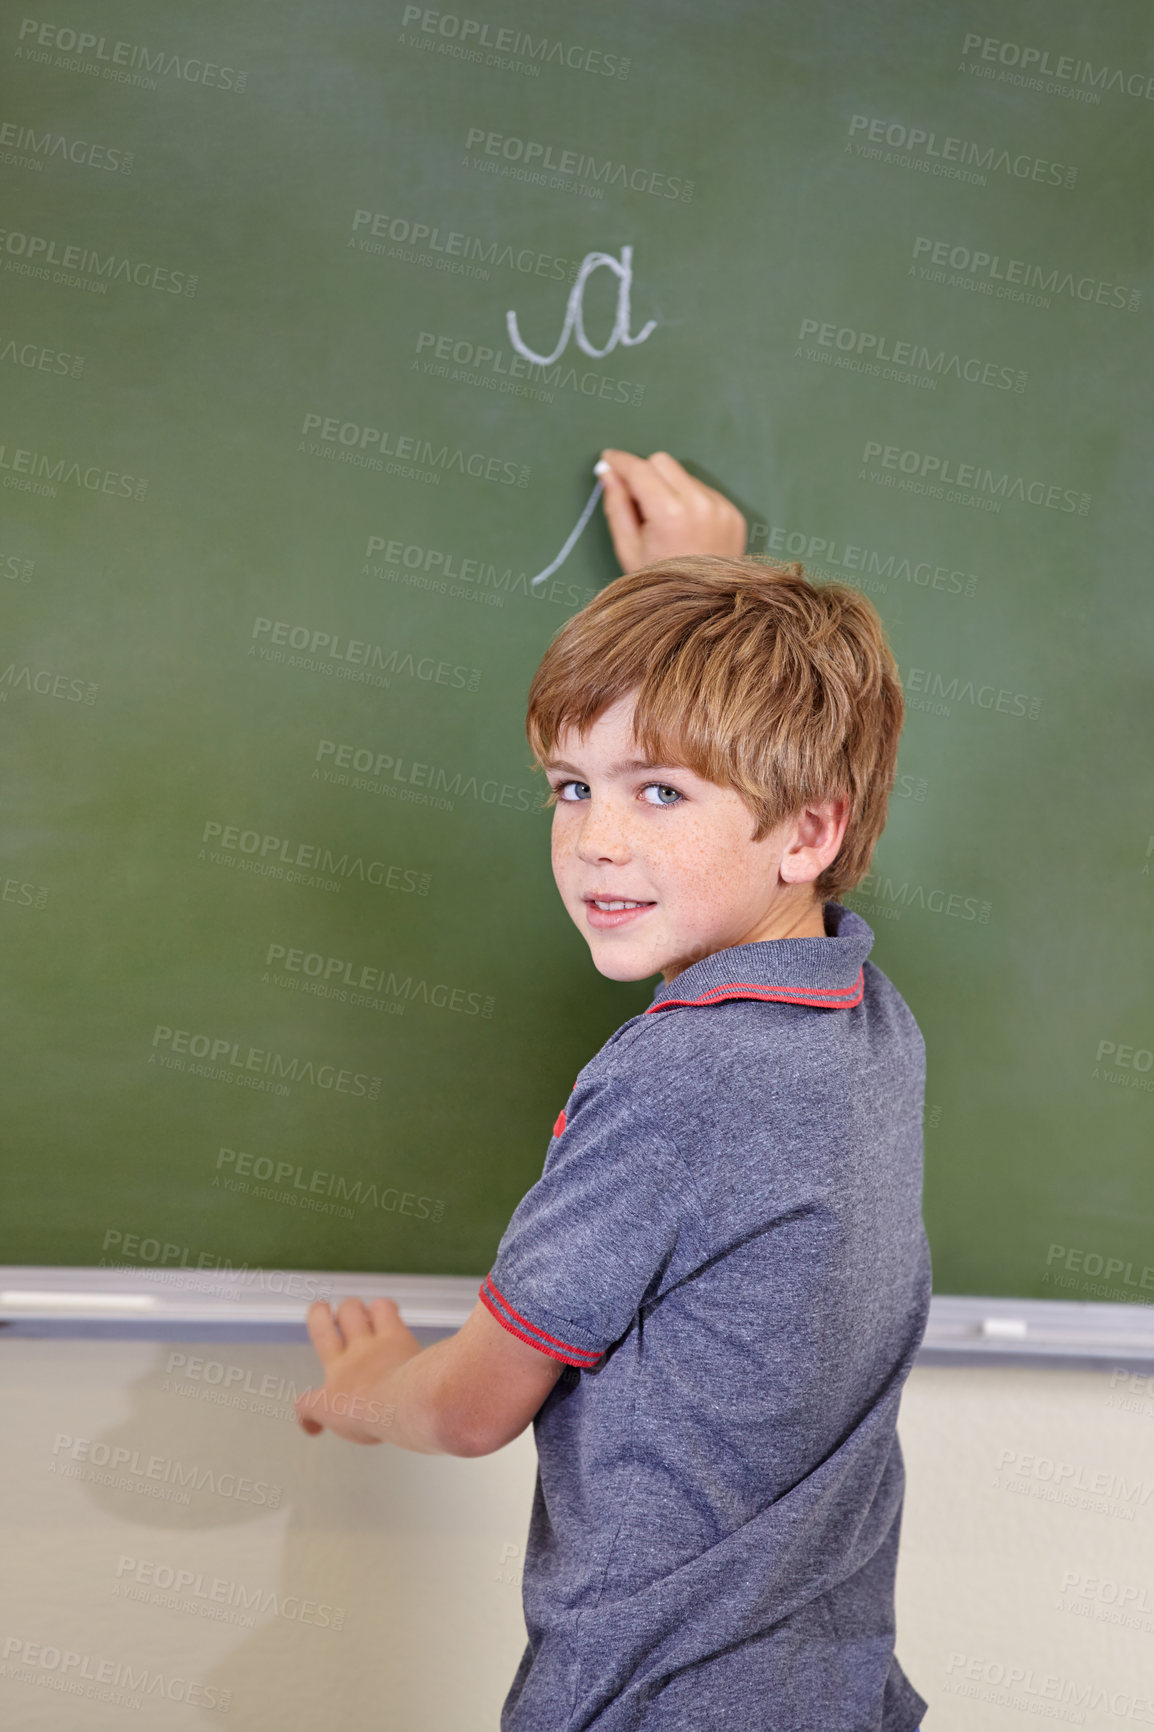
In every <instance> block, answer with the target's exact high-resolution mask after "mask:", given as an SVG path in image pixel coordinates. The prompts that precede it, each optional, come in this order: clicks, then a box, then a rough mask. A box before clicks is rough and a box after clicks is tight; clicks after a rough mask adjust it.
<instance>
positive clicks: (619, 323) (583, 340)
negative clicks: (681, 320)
mask: <svg viewBox="0 0 1154 1732" xmlns="http://www.w3.org/2000/svg"><path fill="white" fill-rule="evenodd" d="M602 267H604V268H605V269H606V270H609V271H612V272H613V273H614V275H615V276H616V278H617V313H616V316H615V318H614V320H613V329H612V331H610V333H609V341H608V342H607V343H606V345H605V347H604V348H603V349H599V348H598V347H597V345H596V344H595V343H591V342H590V341H589V337H588V335H587V333H586V330H585V285H586V283H587V282H588V281H589V278H590V277H591V276H592V274H593V272H594V271H596V270H600V269H601V268H602ZM632 292H633V248H632V247H629V246H626V247H622V249H621V257H620V258H619V259H617V258H614V256H613V254H612V253H586V255H585V257H584V258H583V259H582V261H581V268H580V270H579V271H578V272H577V277H576V280H575V282H574V284H573V287H572V288H571V289H570V291H569V300H568V303H567V305H566V308H565V323H564V325H563V326H562V327H561V335H560V337H559V338H558V340H557V347H556V348H555V349H554V350H553V353H552V354H551V355H539V354H538V353H537V351H536V350H535V349H531V348H530V347H529V345H528V343H526V342H525V340H524V339H523V337H522V336H521V332H520V329H519V327H518V324H517V314H516V312H515V311H514V310H513V308H512V307H510V309H509V311H508V312H507V313H506V314H505V328H506V330H507V331H508V333H509V341H510V342H511V343H512V345H513V347H514V348H515V349H516V351H517V353H518V354H519V355H523V356H524V357H525V359H526V361H532V362H533V364H534V366H537V367H551V366H552V365H553V362H554V361H556V360H557V358H558V357H559V356H560V355H561V354H562V353H563V351H564V349H565V346H566V344H567V343H568V341H569V338H570V336H571V335H574V334H575V335H576V338H577V347H578V348H579V349H580V350H582V352H583V353H584V354H586V355H589V356H591V357H592V358H593V359H594V360H595V361H599V360H600V359H601V358H602V356H604V355H608V354H609V352H610V350H612V349H615V348H616V347H617V345H618V343H625V344H627V345H628V346H630V347H632V346H633V345H635V344H637V343H644V342H645V340H646V338H648V337H651V336H652V335H653V333H654V331H655V330H656V329H657V320H656V319H650V321H649V323H648V324H647V325H642V327H641V329H640V330H639V331H638V332H637V333H636V334H635V335H634V336H630V334H629V320H630V318H631V316H632V314H631V309H630V305H629V301H630V296H631V294H632Z"/></svg>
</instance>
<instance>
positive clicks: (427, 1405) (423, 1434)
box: [369, 1336, 472, 1455]
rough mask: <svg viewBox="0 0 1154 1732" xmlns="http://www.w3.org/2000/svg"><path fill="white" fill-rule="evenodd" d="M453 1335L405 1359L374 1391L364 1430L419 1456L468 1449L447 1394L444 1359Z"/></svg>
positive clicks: (461, 1452)
mask: <svg viewBox="0 0 1154 1732" xmlns="http://www.w3.org/2000/svg"><path fill="white" fill-rule="evenodd" d="M454 1340H455V1337H454V1336H450V1337H449V1338H448V1339H447V1340H444V1341H435V1342H434V1343H433V1345H432V1346H431V1347H425V1348H422V1350H421V1351H420V1352H419V1353H415V1354H413V1356H412V1358H410V1359H406V1360H405V1361H404V1363H403V1364H402V1365H398V1366H397V1367H396V1369H395V1370H394V1371H391V1372H390V1373H389V1374H388V1376H387V1377H386V1378H384V1379H383V1380H382V1382H381V1384H380V1385H379V1387H378V1388H377V1390H375V1391H374V1399H373V1402H372V1404H371V1407H372V1411H371V1415H370V1418H369V1426H370V1429H371V1430H373V1431H375V1432H376V1433H377V1434H378V1435H379V1437H380V1439H381V1441H382V1442H383V1443H393V1444H396V1446H397V1448H398V1449H410V1450H414V1451H416V1452H417V1453H418V1454H420V1455H468V1454H470V1453H472V1452H471V1451H470V1450H469V1448H468V1447H467V1442H466V1439H465V1436H464V1434H463V1431H462V1426H461V1415H459V1414H457V1413H455V1412H454V1411H453V1408H452V1405H451V1402H450V1401H449V1399H448V1396H449V1379H448V1377H447V1375H446V1373H447V1371H448V1369H449V1368H448V1364H447V1361H448V1360H449V1358H450V1355H451V1353H452V1350H453V1342H454Z"/></svg>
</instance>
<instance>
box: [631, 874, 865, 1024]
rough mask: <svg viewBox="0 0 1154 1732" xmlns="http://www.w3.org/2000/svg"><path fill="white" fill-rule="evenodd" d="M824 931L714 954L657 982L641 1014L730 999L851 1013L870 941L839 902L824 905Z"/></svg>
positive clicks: (861, 986)
mask: <svg viewBox="0 0 1154 1732" xmlns="http://www.w3.org/2000/svg"><path fill="white" fill-rule="evenodd" d="M825 928H826V936H825V937H824V938H767V939H761V940H759V941H758V942H756V943H754V944H734V945H731V946H730V947H729V949H727V950H717V951H715V952H714V953H713V955H712V956H706V957H703V958H702V960H701V961H700V962H694V963H691V964H690V966H689V967H688V968H685V969H683V970H682V972H681V973H680V974H678V975H677V976H675V978H674V979H673V980H671V981H663V982H662V983H661V985H660V986H659V987H658V988H657V990H656V992H655V993H654V995H653V1003H652V1004H651V1005H649V1006H648V1008H647V1010H646V1012H645V1014H646V1016H650V1015H652V1013H653V1012H654V1011H657V1010H673V1009H676V1008H678V1007H683V1006H686V1005H701V1006H708V1005H711V1004H724V1003H725V1002H726V1001H727V1000H730V999H736V998H749V999H759V1000H761V1001H762V1002H763V1003H772V1004H801V1005H806V1006H809V1007H811V1008H813V1009H817V1010H852V1009H853V1007H854V1005H856V1004H860V1003H861V1001H862V998H863V996H864V994H865V970H864V967H863V964H864V962H865V960H866V957H867V956H868V955H869V952H870V950H871V949H872V948H873V941H874V935H873V932H872V930H871V929H870V927H869V926H868V925H867V924H866V922H865V921H864V920H863V919H862V917H861V915H860V914H857V913H855V911H854V910H853V909H852V908H846V907H844V906H843V905H842V904H841V903H840V902H827V903H826V904H825Z"/></svg>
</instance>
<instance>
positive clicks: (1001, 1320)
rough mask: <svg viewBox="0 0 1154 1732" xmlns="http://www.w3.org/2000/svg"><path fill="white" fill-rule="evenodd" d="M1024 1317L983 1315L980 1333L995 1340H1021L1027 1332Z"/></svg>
mask: <svg viewBox="0 0 1154 1732" xmlns="http://www.w3.org/2000/svg"><path fill="white" fill-rule="evenodd" d="M1028 1332H1029V1331H1028V1328H1027V1325H1026V1320H1025V1318H1024V1317H983V1318H982V1334H983V1335H984V1336H986V1338H987V1339H991V1338H992V1339H993V1340H995V1341H1022V1340H1024V1339H1025V1337H1026V1335H1027V1334H1028Z"/></svg>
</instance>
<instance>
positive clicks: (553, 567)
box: [531, 451, 748, 583]
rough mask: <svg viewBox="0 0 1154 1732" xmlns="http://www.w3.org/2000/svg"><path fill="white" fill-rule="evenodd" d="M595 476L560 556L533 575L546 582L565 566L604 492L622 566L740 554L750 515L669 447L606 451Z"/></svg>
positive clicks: (637, 567) (635, 567)
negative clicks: (637, 453) (644, 452)
mask: <svg viewBox="0 0 1154 1732" xmlns="http://www.w3.org/2000/svg"><path fill="white" fill-rule="evenodd" d="M593 473H594V475H596V477H597V485H596V486H595V487H594V489H593V491H592V493H591V494H590V495H589V498H588V499H587V500H586V502H585V507H584V509H583V511H582V512H581V515H580V517H579V518H578V519H577V522H576V524H575V525H574V527H573V530H572V532H571V534H570V535H569V537H568V539H567V540H566V542H565V545H564V546H563V547H562V549H561V551H560V553H559V554H558V555H557V557H556V559H552V560H550V562H549V564H548V565H547V566H546V567H545V569H544V571H539V572H538V573H537V575H536V577H534V578H533V579H532V580H531V581H532V582H533V583H544V581H545V579H546V578H547V577H552V575H553V573H554V572H555V571H558V570H560V568H561V566H563V565H564V563H565V561H566V560H567V559H568V557H569V555H570V554H571V553H572V551H573V549H574V548H575V547H576V545H577V542H578V540H579V539H580V536H581V532H582V530H583V529H584V528H585V525H586V524H587V523H588V521H589V519H590V518H591V517H592V515H593V512H594V510H595V509H596V506H597V501H598V500H599V499H600V498H601V495H602V492H604V494H605V519H606V522H607V523H608V525H609V533H610V535H611V536H612V537H613V546H614V549H615V550H616V553H617V557H618V559H619V560H620V561H621V567H622V570H623V571H639V570H640V569H641V567H642V566H643V565H652V563H653V562H654V560H657V559H673V558H676V557H677V556H678V555H680V554H689V553H715V554H720V555H721V556H722V557H723V558H726V559H740V558H741V556H742V554H743V553H744V552H745V539H746V535H747V533H748V531H747V526H746V522H745V518H744V517H743V516H742V515H741V512H740V511H739V510H738V509H737V507H736V505H732V504H730V502H729V500H728V499H726V497H725V495H724V494H722V493H717V492H715V491H714V489H713V488H712V487H707V486H706V485H705V483H704V481H695V480H694V479H693V476H692V475H690V474H689V472H688V471H687V470H685V469H683V468H682V467H681V465H680V463H679V462H678V461H677V459H676V458H675V457H671V456H670V455H669V453H668V452H667V451H655V452H654V453H653V456H652V457H633V456H631V455H630V453H629V452H628V451H608V452H606V454H605V455H604V456H603V457H600V458H599V459H598V461H597V462H596V463H595V464H594V465H593Z"/></svg>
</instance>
